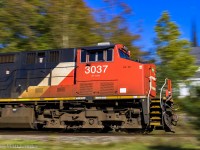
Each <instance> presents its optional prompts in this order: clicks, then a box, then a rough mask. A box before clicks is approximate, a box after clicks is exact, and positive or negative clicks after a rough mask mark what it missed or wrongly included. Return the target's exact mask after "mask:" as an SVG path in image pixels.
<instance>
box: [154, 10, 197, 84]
mask: <svg viewBox="0 0 200 150" xmlns="http://www.w3.org/2000/svg"><path fill="white" fill-rule="evenodd" d="M155 32H156V40H155V44H156V46H157V54H158V56H159V57H160V62H159V65H158V67H157V71H158V73H157V77H158V79H159V81H160V82H161V81H162V82H163V81H164V79H165V78H169V79H172V81H173V85H176V83H178V81H180V80H185V79H187V78H189V77H191V76H193V75H194V73H195V71H196V69H197V66H195V58H194V57H193V56H192V55H190V50H191V43H190V42H189V41H187V40H184V39H180V35H181V34H180V31H179V29H178V26H177V25H176V24H175V23H174V22H172V21H171V20H170V15H169V14H168V12H163V13H162V16H161V17H160V18H159V20H158V21H157V24H156V26H155ZM159 81H158V83H160V82H159Z"/></svg>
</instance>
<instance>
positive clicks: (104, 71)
mask: <svg viewBox="0 0 200 150" xmlns="http://www.w3.org/2000/svg"><path fill="white" fill-rule="evenodd" d="M103 67H104V70H103V73H106V70H107V68H108V65H103Z"/></svg>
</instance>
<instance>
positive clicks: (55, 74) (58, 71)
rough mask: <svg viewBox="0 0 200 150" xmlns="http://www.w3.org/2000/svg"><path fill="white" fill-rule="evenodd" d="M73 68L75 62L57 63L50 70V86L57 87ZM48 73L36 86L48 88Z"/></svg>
mask: <svg viewBox="0 0 200 150" xmlns="http://www.w3.org/2000/svg"><path fill="white" fill-rule="evenodd" d="M74 68H75V62H62V63H59V64H58V65H57V66H56V67H55V68H54V69H53V70H52V77H51V85H59V84H60V83H61V82H62V81H63V80H64V79H65V78H66V77H67V76H68V75H69V74H70V72H71V71H72V70H73V69H74ZM49 77H50V73H49V74H48V75H47V76H46V77H45V78H44V79H43V80H42V81H41V82H40V83H39V84H38V86H48V82H49Z"/></svg>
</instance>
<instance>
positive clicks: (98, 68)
mask: <svg viewBox="0 0 200 150" xmlns="http://www.w3.org/2000/svg"><path fill="white" fill-rule="evenodd" d="M101 72H102V66H100V65H99V66H97V73H101Z"/></svg>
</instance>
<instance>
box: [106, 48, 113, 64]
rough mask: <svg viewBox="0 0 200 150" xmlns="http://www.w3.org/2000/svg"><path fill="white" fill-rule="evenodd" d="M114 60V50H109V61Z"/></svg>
mask: <svg viewBox="0 0 200 150" xmlns="http://www.w3.org/2000/svg"><path fill="white" fill-rule="evenodd" d="M112 60H113V50H112V49H108V50H107V61H112Z"/></svg>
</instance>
